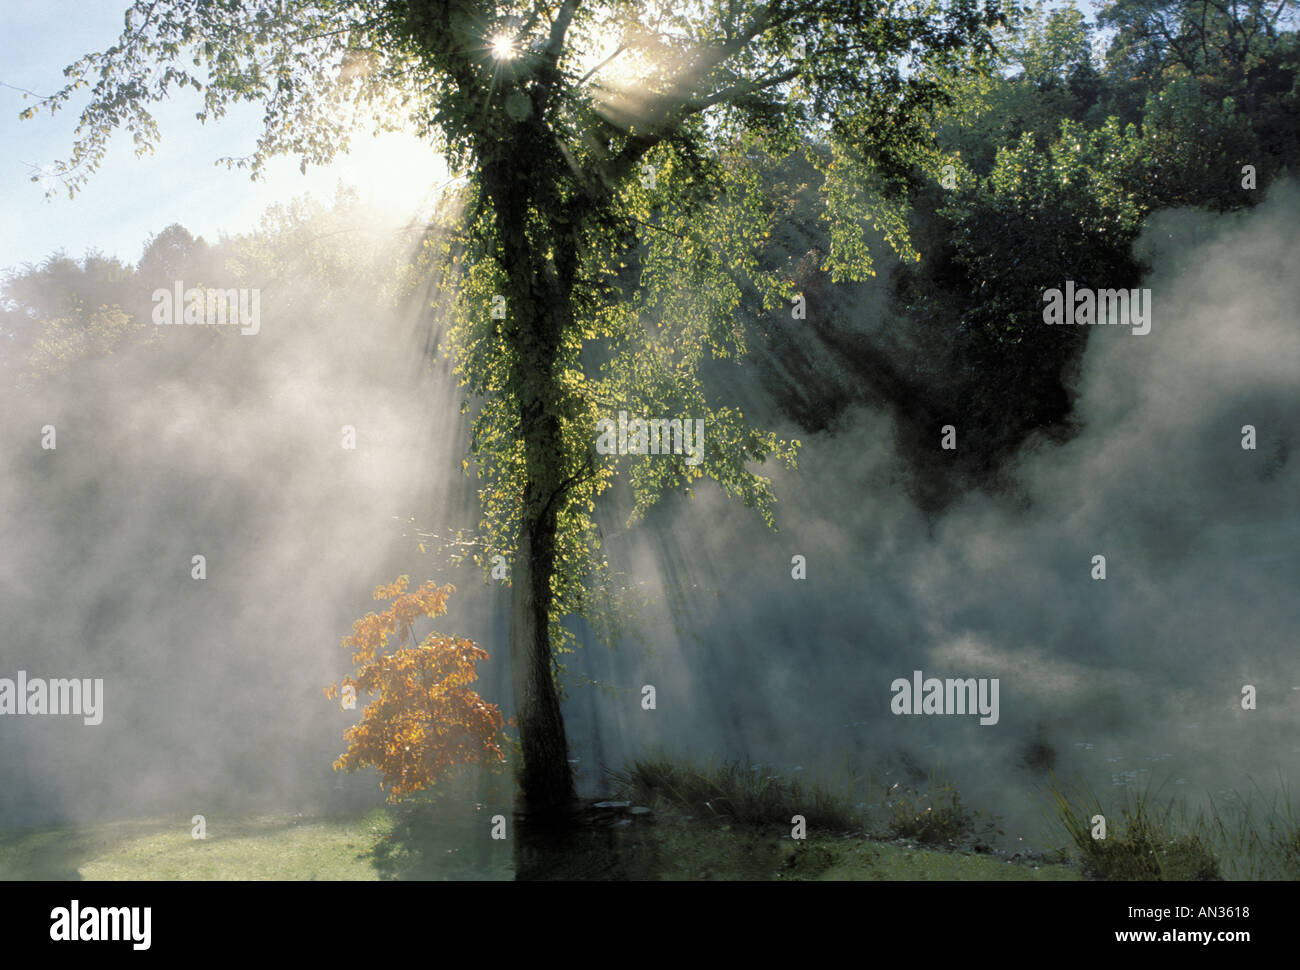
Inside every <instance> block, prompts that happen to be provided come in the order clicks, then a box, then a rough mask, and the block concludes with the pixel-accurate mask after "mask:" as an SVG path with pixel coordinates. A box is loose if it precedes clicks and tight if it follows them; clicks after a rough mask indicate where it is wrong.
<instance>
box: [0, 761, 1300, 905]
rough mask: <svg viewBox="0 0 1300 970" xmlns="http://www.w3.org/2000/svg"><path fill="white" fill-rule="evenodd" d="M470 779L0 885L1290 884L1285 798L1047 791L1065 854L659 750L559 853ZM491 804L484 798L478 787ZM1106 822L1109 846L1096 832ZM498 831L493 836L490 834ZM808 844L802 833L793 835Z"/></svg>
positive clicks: (26, 848)
mask: <svg viewBox="0 0 1300 970" xmlns="http://www.w3.org/2000/svg"><path fill="white" fill-rule="evenodd" d="M476 784H477V783H476V782H475V781H474V780H473V779H470V780H468V781H467V782H465V783H463V784H460V785H452V786H448V787H447V788H446V789H444V790H443V791H442V792H441V793H440V794H439V795H438V796H437V797H435V798H430V799H428V800H426V801H424V802H422V803H416V804H407V805H403V806H401V807H398V808H383V809H375V810H373V811H371V812H369V813H367V814H364V815H359V816H350V817H343V818H309V817H303V816H301V815H263V816H249V817H218V816H213V817H209V818H208V819H207V827H206V838H204V839H201V840H199V839H194V838H193V837H192V835H191V826H190V822H189V820H188V819H157V820H132V821H117V822H104V823H98V824H88V825H63V826H49V827H44V828H39V829H26V830H11V831H5V832H0V879H5V880H22V879H74V880H75V879H91V880H116V879H122V880H180V879H184V880H224V879H239V880H243V879H272V880H286V881H295V880H315V879H324V880H354V879H356V880H375V879H431V880H442V879H451V880H483V879H487V880H510V879H514V878H516V875H517V873H519V872H521V871H522V872H524V873H525V874H526V875H527V877H528V878H539V879H568V880H586V879H605V880H724V881H735V880H747V881H749V880H946V881H965V880H979V881H987V880H1004V879H1028V880H1077V879H1087V878H1091V879H1105V880H1122V879H1139V880H1161V879H1178V880H1185V879H1219V878H1227V879H1258V878H1273V879H1276V878H1286V879H1294V878H1297V877H1298V876H1300V829H1298V828H1297V824H1296V817H1295V815H1294V813H1292V811H1291V803H1290V800H1289V798H1287V797H1286V794H1285V792H1283V796H1282V798H1281V800H1280V801H1279V800H1273V801H1271V802H1270V801H1267V800H1265V799H1264V798H1263V797H1262V795H1257V797H1256V798H1255V799H1254V800H1253V801H1242V800H1236V801H1234V802H1233V803H1232V804H1230V805H1229V804H1223V805H1214V804H1213V803H1211V808H1210V810H1209V811H1201V812H1198V813H1196V814H1191V813H1189V812H1187V811H1185V810H1182V809H1181V808H1180V806H1179V805H1178V804H1177V803H1175V802H1173V801H1172V800H1168V799H1165V800H1161V799H1160V798H1159V793H1158V792H1151V791H1146V792H1139V793H1137V794H1136V795H1135V796H1130V797H1129V798H1127V799H1125V800H1121V801H1119V802H1117V803H1115V804H1109V805H1105V806H1103V805H1102V804H1101V802H1100V801H1099V800H1098V799H1097V798H1095V796H1093V795H1092V793H1091V792H1088V791H1086V790H1082V789H1081V790H1078V791H1076V792H1075V793H1073V794H1070V793H1067V792H1066V791H1065V790H1063V789H1062V788H1061V787H1059V786H1058V787H1056V788H1054V789H1053V790H1051V791H1050V792H1049V793H1048V795H1049V802H1048V804H1049V806H1050V808H1051V809H1052V810H1054V812H1055V820H1056V824H1057V832H1058V834H1059V835H1060V836H1061V839H1060V843H1061V846H1062V848H1061V849H1058V850H1056V851H1053V852H1052V853H1051V854H1050V856H1048V857H1043V856H1038V855H1031V854H1016V855H1015V856H1009V855H1008V854H1007V853H1006V852H1005V851H1003V850H1000V849H998V848H997V847H996V844H997V839H996V836H997V835H999V834H1000V833H999V832H998V830H997V822H996V820H995V819H991V818H989V817H987V816H985V815H983V814H982V813H980V812H978V811H974V810H972V809H970V808H969V807H968V806H966V805H965V804H964V803H963V801H962V799H961V796H960V794H959V793H958V792H957V791H956V790H955V789H954V788H953V787H952V786H951V785H949V784H946V783H945V782H944V781H943V780H942V778H940V777H935V778H932V779H931V780H930V781H929V782H928V783H927V784H925V785H922V786H921V787H920V788H915V789H907V788H902V787H900V786H898V785H893V786H890V787H887V788H883V787H882V788H873V787H872V785H871V784H870V782H869V780H868V779H863V778H858V777H855V776H853V775H851V774H849V773H847V772H838V773H835V772H829V773H828V772H817V771H809V772H807V773H804V774H797V775H792V776H785V775H777V774H775V773H774V772H773V771H772V769H770V767H765V766H763V765H753V764H744V763H737V762H732V763H724V764H713V765H696V764H691V763H689V762H685V761H683V760H681V759H676V758H671V757H667V756H657V757H650V758H646V759H643V760H641V761H638V762H635V763H633V764H630V765H628V766H627V767H626V768H625V770H623V771H621V772H617V773H614V775H613V776H612V778H611V787H612V788H613V790H614V791H615V793H616V794H615V795H614V796H613V797H612V798H611V799H610V800H608V801H606V802H601V803H595V804H589V805H587V806H586V809H585V811H584V813H583V822H582V824H581V825H579V826H577V827H576V828H575V829H573V830H572V831H569V832H567V833H565V834H564V835H563V837H562V838H560V839H559V840H558V841H556V840H551V841H542V842H537V841H536V840H532V841H529V842H528V843H527V845H526V847H523V848H521V847H520V846H518V845H516V841H515V839H516V833H515V831H514V825H515V820H514V818H513V816H512V814H511V812H510V809H509V807H508V803H507V802H504V801H503V802H501V803H499V804H496V805H495V806H494V805H493V804H489V803H485V802H483V801H480V800H478V799H480V798H484V797H492V798H493V799H494V800H495V799H497V798H499V797H500V796H501V794H502V789H501V788H500V787H496V788H495V789H492V788H485V787H482V786H476ZM488 792H490V793H491V794H490V796H489V795H488V794H486V793H488ZM1098 815H1104V816H1105V818H1106V825H1107V829H1106V832H1105V838H1096V837H1094V835H1095V832H1096V831H1097V830H1098V829H1097V825H1096V822H1095V818H1096V816H1098ZM498 816H501V817H503V818H504V820H505V826H506V835H507V837H506V838H504V839H495V838H493V837H492V832H493V829H494V827H497V828H499V824H498V822H497V817H498ZM796 835H803V836H804V837H803V838H796V837H795V836H796Z"/></svg>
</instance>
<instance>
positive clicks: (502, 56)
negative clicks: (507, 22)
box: [489, 34, 515, 61]
mask: <svg viewBox="0 0 1300 970" xmlns="http://www.w3.org/2000/svg"><path fill="white" fill-rule="evenodd" d="M489 46H490V47H491V49H492V56H493V57H495V58H496V59H497V60H498V61H508V60H510V58H512V57H514V56H515V42H514V41H513V40H511V39H510V37H509V36H508V35H507V34H497V35H496V36H495V37H493V38H492V40H491V42H490V44H489Z"/></svg>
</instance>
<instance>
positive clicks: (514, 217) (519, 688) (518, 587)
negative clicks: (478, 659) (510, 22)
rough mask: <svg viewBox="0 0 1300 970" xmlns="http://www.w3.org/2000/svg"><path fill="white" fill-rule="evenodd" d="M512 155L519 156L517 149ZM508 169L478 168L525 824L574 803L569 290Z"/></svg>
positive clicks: (530, 204)
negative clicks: (569, 662)
mask: <svg viewBox="0 0 1300 970" xmlns="http://www.w3.org/2000/svg"><path fill="white" fill-rule="evenodd" d="M520 153H521V154H522V155H527V154H528V152H527V151H525V150H524V149H523V148H521V149H520ZM513 174H514V173H512V172H510V171H508V170H506V169H504V168H502V169H498V168H496V167H495V166H489V167H488V169H487V170H486V171H485V173H484V182H485V188H486V189H487V191H488V193H489V194H490V195H491V197H492V200H493V205H494V209H495V215H496V219H497V224H498V230H499V235H498V245H499V246H500V250H499V253H500V256H501V257H502V261H501V266H502V269H503V270H504V271H505V273H506V276H507V278H508V280H509V294H508V303H507V317H506V323H505V324H504V326H503V333H504V336H505V337H506V340H507V342H508V343H509V344H510V348H511V353H512V357H513V360H512V362H511V367H512V368H513V373H512V374H511V379H510V383H511V386H512V388H513V391H514V393H515V395H516V397H517V398H518V408H519V411H518V413H519V433H520V436H521V437H522V439H523V446H524V479H525V481H524V482H523V496H522V497H523V506H522V509H521V513H520V524H519V536H518V544H517V548H516V553H515V560H514V563H513V564H512V568H511V573H512V576H513V579H512V586H511V597H510V671H511V679H512V682H513V686H514V695H515V711H516V717H517V719H518V725H519V739H520V743H521V745H522V748H523V761H524V763H523V770H522V773H521V779H520V781H521V787H522V789H523V804H522V806H521V808H522V811H523V813H524V815H525V816H526V817H527V818H528V819H529V820H530V821H532V822H554V821H558V820H561V819H564V818H566V817H567V816H568V815H569V813H570V812H571V810H572V808H573V803H574V786H573V776H572V773H571V772H570V770H569V751H568V743H567V739H566V737H565V731H564V718H563V716H562V714H561V712H560V699H559V693H558V691H557V690H556V686H555V678H554V674H553V672H552V658H551V639H550V619H551V606H552V591H551V578H552V574H553V572H554V570H555V561H556V559H555V557H556V541H555V540H556V522H557V516H558V513H559V507H560V506H561V505H562V504H563V485H562V482H563V477H564V469H565V464H566V455H565V452H564V440H563V435H562V433H561V427H560V418H559V402H560V399H561V392H560V386H559V381H558V377H557V374H556V364H557V360H558V357H559V347H560V337H561V334H562V332H563V330H564V326H565V323H566V321H567V320H568V319H569V316H570V314H571V313H572V308H571V307H570V305H569V301H570V299H571V296H572V294H571V291H570V288H569V287H567V286H565V285H564V284H563V282H561V280H560V279H559V277H557V275H556V273H555V266H554V263H553V262H551V259H553V258H554V257H553V254H554V253H555V251H556V249H555V245H554V244H553V242H552V241H551V240H548V239H539V238H537V237H536V235H537V232H538V230H537V229H536V227H535V225H534V226H533V230H532V231H533V234H532V235H531V236H530V233H529V213H530V212H531V211H532V210H533V209H534V207H535V206H536V204H537V200H535V199H534V198H532V197H531V195H530V188H529V186H527V185H526V184H522V183H521V182H520V180H519V179H517V178H515V177H513ZM543 254H546V255H543Z"/></svg>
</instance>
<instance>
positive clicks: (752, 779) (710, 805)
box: [610, 754, 863, 832]
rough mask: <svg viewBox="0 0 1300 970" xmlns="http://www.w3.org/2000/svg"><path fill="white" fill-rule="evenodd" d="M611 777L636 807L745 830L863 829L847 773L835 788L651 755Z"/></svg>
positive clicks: (737, 765)
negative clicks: (794, 823)
mask: <svg viewBox="0 0 1300 970" xmlns="http://www.w3.org/2000/svg"><path fill="white" fill-rule="evenodd" d="M610 776H611V778H612V779H613V781H614V783H615V785H616V786H617V788H618V791H619V795H620V797H622V798H625V799H628V800H630V801H632V802H634V803H635V804H639V805H647V806H654V805H656V804H657V805H660V806H663V805H668V806H671V807H673V808H675V809H677V810H679V811H682V812H687V813H690V814H691V815H698V816H703V817H706V818H710V817H711V818H717V819H723V820H726V821H729V822H736V823H740V824H743V825H773V824H780V825H785V826H788V825H789V824H790V820H791V818H793V817H794V816H795V815H802V816H803V817H804V819H805V820H806V821H807V824H808V826H809V828H817V829H821V830H823V831H830V832H852V831H860V830H861V829H862V828H863V818H862V816H861V814H860V813H858V812H857V811H855V810H854V807H853V806H854V804H855V803H854V801H853V790H854V786H855V784H856V778H854V776H853V775H852V773H851V772H848V771H847V770H846V771H845V772H844V773H842V774H841V777H840V779H839V781H838V783H829V782H822V781H819V780H816V779H814V780H811V781H809V782H801V781H799V780H796V779H791V778H787V777H784V776H780V775H777V774H774V773H773V771H772V769H771V766H769V765H762V764H754V763H751V762H749V761H748V760H746V761H728V762H723V763H721V764H714V763H709V764H708V765H705V766H697V765H694V764H691V763H689V762H685V761H682V760H679V759H675V758H672V757H669V756H668V755H665V754H655V755H651V756H648V757H646V758H643V759H637V760H635V761H633V762H631V763H630V764H629V765H628V766H627V767H626V768H625V769H624V770H622V771H611V772H610Z"/></svg>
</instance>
